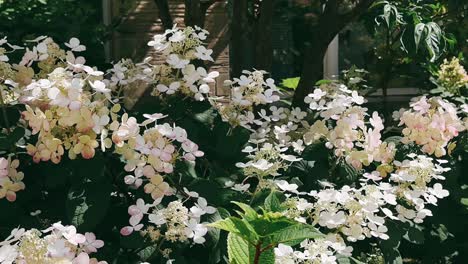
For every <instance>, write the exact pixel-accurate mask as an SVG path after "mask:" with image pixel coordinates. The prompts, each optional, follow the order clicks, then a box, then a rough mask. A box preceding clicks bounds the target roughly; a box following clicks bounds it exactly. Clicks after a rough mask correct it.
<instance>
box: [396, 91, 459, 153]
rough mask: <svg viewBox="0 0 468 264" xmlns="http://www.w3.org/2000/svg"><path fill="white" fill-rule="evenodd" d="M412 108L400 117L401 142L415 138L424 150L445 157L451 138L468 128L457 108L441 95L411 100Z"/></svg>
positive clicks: (407, 141)
mask: <svg viewBox="0 0 468 264" xmlns="http://www.w3.org/2000/svg"><path fill="white" fill-rule="evenodd" d="M410 106H411V109H409V110H407V111H404V112H403V113H402V114H401V116H399V115H398V114H395V115H394V117H399V120H400V124H399V125H400V126H405V127H404V129H403V135H404V137H403V139H402V142H403V143H405V144H407V143H410V142H414V143H415V144H417V145H420V146H422V151H423V152H425V153H427V154H430V155H432V154H434V155H435V156H436V157H442V156H444V155H446V154H447V147H448V145H449V143H450V141H451V140H452V139H453V138H454V137H456V136H458V134H459V133H460V132H462V131H464V130H465V125H464V124H463V122H462V121H461V120H460V118H459V117H458V116H457V108H456V107H455V106H454V105H453V104H451V103H449V102H448V101H446V100H444V99H442V98H439V97H433V98H429V99H428V98H426V96H422V97H420V98H416V99H415V100H413V102H412V103H411V104H410Z"/></svg>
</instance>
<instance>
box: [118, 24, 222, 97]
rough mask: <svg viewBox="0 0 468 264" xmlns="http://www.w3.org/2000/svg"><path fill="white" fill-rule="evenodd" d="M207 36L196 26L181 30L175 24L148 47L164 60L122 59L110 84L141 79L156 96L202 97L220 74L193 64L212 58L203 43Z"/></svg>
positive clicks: (119, 84)
mask: <svg viewBox="0 0 468 264" xmlns="http://www.w3.org/2000/svg"><path fill="white" fill-rule="evenodd" d="M207 35H208V32H207V31H206V30H203V29H201V28H199V27H197V26H195V28H192V27H186V28H184V29H179V28H177V27H176V26H174V28H172V29H168V30H166V31H165V32H164V34H158V35H155V36H154V37H153V40H151V41H150V42H148V46H151V47H154V49H155V50H156V51H157V52H160V53H162V55H163V56H164V58H165V62H164V63H161V64H152V63H151V60H152V58H147V59H145V60H144V61H143V62H142V63H138V64H134V63H133V62H132V61H131V60H128V59H124V60H122V61H120V62H119V63H117V64H115V65H114V68H113V69H111V70H110V71H109V74H110V75H111V78H110V79H111V81H110V86H111V87H114V86H128V85H131V84H132V83H134V82H135V81H143V82H145V83H147V84H150V85H154V86H155V88H154V90H153V92H152V95H155V96H157V95H173V94H182V95H183V96H189V97H193V98H195V100H197V101H203V100H205V99H206V98H207V97H208V94H209V92H210V87H209V84H210V83H214V82H215V78H216V77H218V76H219V73H218V72H217V71H213V72H208V71H207V70H206V69H205V68H204V67H201V66H198V67H197V66H196V65H197V63H196V62H195V61H196V60H199V61H203V62H204V61H213V58H212V57H211V54H212V53H213V51H212V50H210V49H207V48H206V47H205V45H204V43H203V41H204V40H206V36H207ZM131 88H134V87H131ZM132 91H133V89H132Z"/></svg>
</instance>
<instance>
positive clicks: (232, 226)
mask: <svg viewBox="0 0 468 264" xmlns="http://www.w3.org/2000/svg"><path fill="white" fill-rule="evenodd" d="M208 226H210V227H215V228H219V229H222V230H224V231H228V232H229V233H234V234H237V235H239V236H241V237H243V238H245V239H246V240H247V241H250V242H252V243H255V242H256V241H257V240H258V234H257V233H256V232H255V229H254V228H253V227H252V225H250V224H249V223H248V222H247V221H245V220H243V219H239V218H237V217H229V218H227V219H223V220H220V221H216V222H214V223H211V224H208Z"/></svg>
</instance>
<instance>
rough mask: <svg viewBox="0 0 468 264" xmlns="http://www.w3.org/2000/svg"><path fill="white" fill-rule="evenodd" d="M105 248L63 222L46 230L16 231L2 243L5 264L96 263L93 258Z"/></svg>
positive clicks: (100, 242) (91, 237)
mask: <svg viewBox="0 0 468 264" xmlns="http://www.w3.org/2000/svg"><path fill="white" fill-rule="evenodd" d="M103 246H104V242H103V241H102V240H98V239H96V236H95V235H94V234H93V233H85V234H84V235H83V234H80V233H77V232H76V228H75V227H74V226H63V225H62V224H61V223H60V222H58V223H55V224H53V225H52V226H51V227H49V228H47V229H45V230H42V231H40V230H37V229H30V230H25V229H24V228H21V229H18V228H15V229H13V230H12V231H11V234H10V235H9V236H8V237H7V238H6V239H5V240H4V241H3V242H1V243H0V253H1V254H0V261H1V263H5V264H7V263H77V264H84V263H95V264H105V263H107V262H106V261H97V260H96V259H95V258H91V259H90V257H89V254H91V253H95V252H97V250H98V249H99V248H101V247H103Z"/></svg>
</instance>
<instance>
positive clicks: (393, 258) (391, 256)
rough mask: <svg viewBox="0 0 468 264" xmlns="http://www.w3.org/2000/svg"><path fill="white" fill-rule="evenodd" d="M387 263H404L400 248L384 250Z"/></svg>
mask: <svg viewBox="0 0 468 264" xmlns="http://www.w3.org/2000/svg"><path fill="white" fill-rule="evenodd" d="M383 256H384V261H385V264H403V259H402V258H401V255H400V251H398V249H389V250H383Z"/></svg>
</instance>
